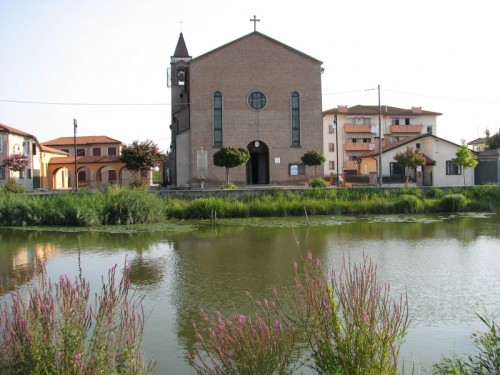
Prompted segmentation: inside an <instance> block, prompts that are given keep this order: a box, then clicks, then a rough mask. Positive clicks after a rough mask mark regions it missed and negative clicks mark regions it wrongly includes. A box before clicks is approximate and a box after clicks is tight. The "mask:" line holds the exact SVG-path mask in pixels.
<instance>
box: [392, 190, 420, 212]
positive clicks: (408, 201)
mask: <svg viewBox="0 0 500 375" xmlns="http://www.w3.org/2000/svg"><path fill="white" fill-rule="evenodd" d="M419 207H420V199H418V198H417V197H416V196H415V195H407V194H404V195H401V196H400V197H399V199H398V200H397V201H396V202H395V203H394V209H395V210H396V212H397V213H401V214H413V213H417V212H418V211H419Z"/></svg>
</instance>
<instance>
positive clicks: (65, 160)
mask: <svg viewBox="0 0 500 375" xmlns="http://www.w3.org/2000/svg"><path fill="white" fill-rule="evenodd" d="M74 162H75V157H74V156H66V157H61V158H60V157H55V158H52V159H50V164H73V163H74ZM76 162H77V163H80V164H84V163H85V164H92V163H115V162H118V163H119V162H120V157H119V156H117V155H105V156H77V157H76Z"/></svg>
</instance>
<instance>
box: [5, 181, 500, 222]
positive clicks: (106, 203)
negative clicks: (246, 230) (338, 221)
mask: <svg viewBox="0 0 500 375" xmlns="http://www.w3.org/2000/svg"><path fill="white" fill-rule="evenodd" d="M467 211H478V212H500V186H472V187H460V188H452V189H439V188H432V189H420V188H401V189H379V188H355V189H312V188H311V189H304V190H300V191H291V190H270V191H269V192H268V193H265V194H262V195H258V196H242V197H240V198H235V197H214V196H207V197H206V198H197V199H194V200H193V199H181V198H168V197H167V198H160V197H159V196H157V195H156V194H154V193H149V192H146V191H142V190H137V189H129V188H121V189H120V188H116V189H108V190H104V191H98V192H93V193H90V192H79V193H68V194H54V195H44V196H35V195H27V194H12V193H7V192H6V191H3V190H0V225H1V226H25V225H29V226H43V225H56V226H63V225H65V226H97V225H120V224H141V223H152V222H159V221H162V220H165V219H210V218H212V217H214V216H216V217H217V218H236V217H238V218H245V217H287V216H304V215H306V213H307V215H360V214H414V213H438V212H467Z"/></svg>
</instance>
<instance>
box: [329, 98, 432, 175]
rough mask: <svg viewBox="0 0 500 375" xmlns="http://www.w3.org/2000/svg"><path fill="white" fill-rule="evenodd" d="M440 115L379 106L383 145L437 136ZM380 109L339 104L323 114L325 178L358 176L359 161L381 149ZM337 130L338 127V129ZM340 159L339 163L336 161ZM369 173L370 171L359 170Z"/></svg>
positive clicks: (416, 109)
mask: <svg viewBox="0 0 500 375" xmlns="http://www.w3.org/2000/svg"><path fill="white" fill-rule="evenodd" d="M437 116H441V113H438V112H431V111H425V110H423V109H422V107H412V108H411V109H403V108H397V107H390V106H386V105H384V106H381V107H380V120H381V123H382V129H381V133H382V142H383V143H382V144H383V146H384V145H388V144H392V143H395V142H399V141H401V140H403V139H405V138H407V137H412V136H415V135H419V134H427V133H428V134H434V135H436V134H437V133H436V122H437ZM378 124H379V107H378V106H376V105H375V106H374V105H355V106H353V107H348V106H345V105H340V106H338V108H332V109H329V110H327V111H324V112H323V154H324V156H325V158H326V162H325V165H324V173H325V175H326V176H328V175H330V173H333V174H334V175H337V174H339V175H343V174H357V173H358V165H357V160H358V158H359V157H360V156H362V155H363V154H366V153H369V152H370V151H373V150H375V148H377V147H378V139H379V134H378V133H379V128H378ZM335 127H337V128H338V131H337V129H335ZM337 156H338V160H337ZM360 172H362V173H363V174H367V173H368V171H367V170H365V171H360Z"/></svg>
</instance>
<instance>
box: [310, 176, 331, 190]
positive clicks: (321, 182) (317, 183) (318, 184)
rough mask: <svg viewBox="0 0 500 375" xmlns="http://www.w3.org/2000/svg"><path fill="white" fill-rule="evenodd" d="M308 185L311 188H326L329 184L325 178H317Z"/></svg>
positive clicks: (312, 179)
mask: <svg viewBox="0 0 500 375" xmlns="http://www.w3.org/2000/svg"><path fill="white" fill-rule="evenodd" d="M308 185H309V187H311V188H326V187H327V185H328V184H327V183H326V181H325V179H324V178H321V177H317V178H311V179H310V180H309V181H308Z"/></svg>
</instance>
